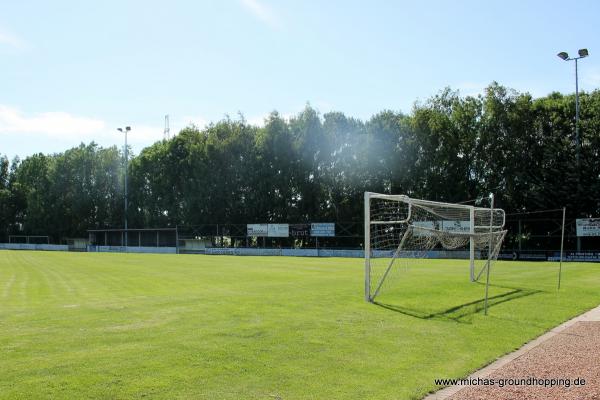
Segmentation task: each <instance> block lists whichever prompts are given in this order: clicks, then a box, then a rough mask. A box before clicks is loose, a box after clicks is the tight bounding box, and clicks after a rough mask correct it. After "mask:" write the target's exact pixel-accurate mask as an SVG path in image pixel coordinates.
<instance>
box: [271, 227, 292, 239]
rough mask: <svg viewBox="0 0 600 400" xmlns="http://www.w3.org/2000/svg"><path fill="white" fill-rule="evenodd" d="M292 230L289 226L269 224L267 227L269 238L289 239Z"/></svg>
mask: <svg viewBox="0 0 600 400" xmlns="http://www.w3.org/2000/svg"><path fill="white" fill-rule="evenodd" d="M289 235H290V228H289V225H288V224H269V226H268V227H267V236H269V237H288V236H289Z"/></svg>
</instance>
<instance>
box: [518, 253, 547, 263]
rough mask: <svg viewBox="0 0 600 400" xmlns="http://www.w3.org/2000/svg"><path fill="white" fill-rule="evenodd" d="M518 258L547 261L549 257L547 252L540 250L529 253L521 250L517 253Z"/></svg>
mask: <svg viewBox="0 0 600 400" xmlns="http://www.w3.org/2000/svg"><path fill="white" fill-rule="evenodd" d="M517 256H518V259H519V260H524V261H525V260H529V261H546V260H547V259H548V257H547V256H546V252H544V251H543V252H539V253H527V252H521V253H517Z"/></svg>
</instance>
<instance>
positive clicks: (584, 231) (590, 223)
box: [576, 218, 600, 236]
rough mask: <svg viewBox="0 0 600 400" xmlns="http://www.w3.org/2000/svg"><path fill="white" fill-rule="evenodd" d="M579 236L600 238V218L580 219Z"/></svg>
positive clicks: (578, 220)
mask: <svg viewBox="0 0 600 400" xmlns="http://www.w3.org/2000/svg"><path fill="white" fill-rule="evenodd" d="M576 225H577V236H600V218H578V219H577V221H576Z"/></svg>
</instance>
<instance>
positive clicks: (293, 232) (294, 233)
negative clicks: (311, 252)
mask: <svg viewBox="0 0 600 400" xmlns="http://www.w3.org/2000/svg"><path fill="white" fill-rule="evenodd" d="M290 236H291V237H295V238H302V237H308V236H310V224H291V225H290Z"/></svg>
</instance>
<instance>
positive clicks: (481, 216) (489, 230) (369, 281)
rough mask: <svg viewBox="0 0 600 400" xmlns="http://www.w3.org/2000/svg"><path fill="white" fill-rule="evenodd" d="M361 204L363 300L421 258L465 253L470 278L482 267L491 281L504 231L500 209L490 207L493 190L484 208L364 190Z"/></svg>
mask: <svg viewBox="0 0 600 400" xmlns="http://www.w3.org/2000/svg"><path fill="white" fill-rule="evenodd" d="M364 207H365V299H366V300H367V301H369V302H373V301H375V299H376V297H377V296H379V295H381V293H382V292H384V291H385V290H386V288H390V287H393V285H394V282H397V280H398V279H399V278H400V277H401V274H402V271H404V270H407V269H409V268H411V267H418V266H419V265H423V264H422V262H420V261H419V260H420V259H423V258H457V259H464V260H465V272H466V270H467V268H466V267H467V265H468V270H469V278H470V280H471V281H477V280H479V279H480V278H481V277H482V275H483V274H484V273H485V274H486V282H488V283H489V271H490V268H491V265H492V263H493V262H494V261H495V260H496V259H497V258H498V253H499V251H500V247H501V246H502V241H503V240H504V236H505V235H506V230H504V229H503V227H504V222H505V214H504V210H501V209H498V208H494V206H493V196H492V197H491V206H490V207H489V208H483V207H475V206H471V205H465V204H453V203H442V202H437V201H428V200H420V199H413V198H410V197H408V196H404V195H386V194H379V193H371V192H366V193H365V204H364ZM467 260H468V261H467ZM486 293H487V285H486ZM486 303H487V302H486Z"/></svg>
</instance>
